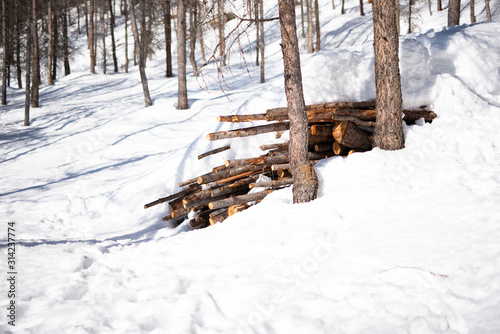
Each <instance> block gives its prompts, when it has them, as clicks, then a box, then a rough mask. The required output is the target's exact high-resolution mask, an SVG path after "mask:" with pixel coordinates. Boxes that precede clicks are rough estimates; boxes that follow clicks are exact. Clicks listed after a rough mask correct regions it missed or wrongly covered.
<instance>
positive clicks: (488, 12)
mask: <svg viewBox="0 0 500 334" xmlns="http://www.w3.org/2000/svg"><path fill="white" fill-rule="evenodd" d="M484 7H485V9H486V18H487V19H488V22H491V9H490V0H484Z"/></svg>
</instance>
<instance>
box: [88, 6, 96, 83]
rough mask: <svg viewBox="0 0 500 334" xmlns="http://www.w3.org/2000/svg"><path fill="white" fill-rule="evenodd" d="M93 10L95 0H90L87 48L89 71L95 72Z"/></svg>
mask: <svg viewBox="0 0 500 334" xmlns="http://www.w3.org/2000/svg"><path fill="white" fill-rule="evenodd" d="M94 12H95V0H90V15H89V34H88V38H89V49H90V73H95V64H96V59H95V49H94V45H95V44H94V30H95V26H94Z"/></svg>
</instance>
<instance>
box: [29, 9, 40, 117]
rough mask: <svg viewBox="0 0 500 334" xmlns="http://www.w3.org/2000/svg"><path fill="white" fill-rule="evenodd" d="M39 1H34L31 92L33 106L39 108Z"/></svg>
mask: <svg viewBox="0 0 500 334" xmlns="http://www.w3.org/2000/svg"><path fill="white" fill-rule="evenodd" d="M37 13H38V11H37V1H36V0H33V13H32V14H33V23H32V28H33V29H32V30H33V31H32V34H33V59H32V62H33V63H32V71H33V73H32V82H33V85H32V90H31V106H32V107H33V108H38V107H39V106H40V105H39V100H40V97H39V94H40V93H39V89H40V88H39V86H40V48H39V47H38V24H37Z"/></svg>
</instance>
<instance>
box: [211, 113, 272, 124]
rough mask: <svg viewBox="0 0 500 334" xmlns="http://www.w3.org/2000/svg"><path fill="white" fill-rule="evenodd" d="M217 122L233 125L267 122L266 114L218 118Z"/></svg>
mask: <svg viewBox="0 0 500 334" xmlns="http://www.w3.org/2000/svg"><path fill="white" fill-rule="evenodd" d="M217 120H218V121H219V122H231V123H240V122H252V121H265V120H266V114H250V115H229V116H219V117H217Z"/></svg>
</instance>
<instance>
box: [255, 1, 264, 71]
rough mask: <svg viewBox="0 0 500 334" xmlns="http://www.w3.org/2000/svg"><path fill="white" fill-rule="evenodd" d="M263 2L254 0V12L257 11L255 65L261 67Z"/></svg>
mask: <svg viewBox="0 0 500 334" xmlns="http://www.w3.org/2000/svg"><path fill="white" fill-rule="evenodd" d="M261 1H263V0H254V10H255V34H256V36H255V65H256V66H259V58H260V52H259V51H260V50H259V49H260V45H259V44H260V24H259V13H260V11H259V7H260V6H259V3H260V2H261Z"/></svg>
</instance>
